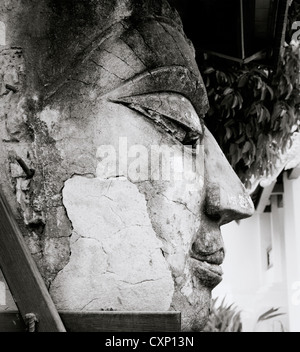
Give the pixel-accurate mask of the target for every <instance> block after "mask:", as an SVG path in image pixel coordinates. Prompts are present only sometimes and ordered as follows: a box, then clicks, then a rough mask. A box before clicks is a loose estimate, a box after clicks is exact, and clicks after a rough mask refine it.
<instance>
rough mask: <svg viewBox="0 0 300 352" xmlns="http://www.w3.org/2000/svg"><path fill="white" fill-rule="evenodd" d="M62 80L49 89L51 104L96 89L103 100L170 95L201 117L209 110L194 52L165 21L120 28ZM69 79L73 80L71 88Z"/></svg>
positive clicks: (90, 49) (130, 23)
mask: <svg viewBox="0 0 300 352" xmlns="http://www.w3.org/2000/svg"><path fill="white" fill-rule="evenodd" d="M61 77H62V78H61V79H59V80H58V81H57V82H55V83H54V84H53V85H51V86H50V87H47V88H46V89H47V92H46V94H45V97H46V100H47V98H48V97H51V96H53V95H55V99H60V100H62V99H63V97H62V96H61V94H64V92H63V90H67V91H69V92H68V93H66V94H68V95H72V96H74V97H75V96H76V94H77V93H76V92H78V91H79V90H82V89H83V90H84V91H86V90H88V89H90V87H93V90H95V94H94V95H96V96H97V97H102V96H105V95H107V94H109V95H111V96H112V97H113V98H117V97H120V96H129V95H136V94H146V93H155V92H168V91H169V92H174V93H178V94H182V95H183V96H184V97H185V98H187V99H188V100H190V101H191V103H192V105H193V106H194V108H195V110H196V112H197V113H198V115H199V116H202V115H204V114H205V113H206V112H207V110H208V99H207V94H206V90H205V87H204V84H203V80H202V77H201V74H200V72H199V69H198V66H197V64H196V61H195V57H194V49H193V47H192V46H191V45H190V43H189V41H188V40H187V38H186V37H185V36H184V34H183V33H182V31H181V30H180V29H178V27H177V26H176V25H172V24H171V23H168V22H167V21H163V20H161V19H160V20H158V19H155V18H150V19H149V18H146V19H144V20H143V21H139V22H136V21H133V20H132V19H131V20H129V19H128V20H127V21H121V22H117V23H115V24H114V25H113V26H112V27H110V28H109V29H108V30H107V31H106V32H105V33H101V34H100V35H99V37H98V38H97V40H96V41H94V42H93V43H92V45H91V46H90V47H88V48H86V49H85V50H84V52H83V53H82V54H81V55H80V56H79V57H78V58H77V59H76V61H75V62H74V65H71V66H70V68H69V70H68V71H67V72H66V73H64V74H62V75H61ZM65 77H70V78H71V81H72V84H71V85H70V84H68V82H69V81H70V80H69V79H68V80H66V79H65ZM79 82H84V83H79ZM76 84H77V85H78V84H81V86H82V87H83V88H82V87H78V86H77V85H76ZM63 86H64V89H61V88H62V87H63ZM57 94H59V95H60V98H58V96H57Z"/></svg>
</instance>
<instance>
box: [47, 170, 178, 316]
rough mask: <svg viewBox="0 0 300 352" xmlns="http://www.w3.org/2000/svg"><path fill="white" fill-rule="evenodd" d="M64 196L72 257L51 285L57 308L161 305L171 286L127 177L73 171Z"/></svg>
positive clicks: (155, 307)
mask: <svg viewBox="0 0 300 352" xmlns="http://www.w3.org/2000/svg"><path fill="white" fill-rule="evenodd" d="M63 202H64V205H65V208H66V211H67V213H68V216H69V218H70V220H71V222H72V226H73V232H72V237H71V257H70V261H69V263H68V264H67V265H66V266H65V268H64V269H63V270H62V271H61V272H59V274H58V275H57V277H56V279H55V280H54V282H53V283H52V285H51V289H50V292H51V295H52V297H53V299H54V301H55V303H56V305H57V307H58V308H59V309H85V310H99V309H110V308H112V309H114V310H151V311H155V310H157V311H165V310H168V309H169V308H170V305H171V301H172V296H173V292H174V283H173V279H172V276H171V271H170V269H169V268H168V265H167V263H166V261H165V259H164V257H163V254H162V251H161V247H162V243H161V241H160V240H159V239H158V238H157V236H156V234H155V232H154V231H153V229H152V226H151V222H150V220H149V217H148V213H147V208H146V202H145V198H144V196H143V195H142V194H140V193H139V191H138V189H137V187H136V186H135V185H134V184H132V183H131V182H129V181H128V180H127V179H125V178H112V179H106V180H104V179H97V178H86V177H79V176H75V177H73V178H72V179H69V180H68V181H67V182H66V183H65V187H64V190H63Z"/></svg>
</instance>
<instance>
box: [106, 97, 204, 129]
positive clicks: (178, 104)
mask: <svg viewBox="0 0 300 352" xmlns="http://www.w3.org/2000/svg"><path fill="white" fill-rule="evenodd" d="M111 101H113V102H115V103H120V104H124V105H127V106H128V107H130V108H133V109H136V110H139V111H141V110H147V111H150V112H153V113H156V114H158V115H161V116H165V117H167V118H168V119H170V120H172V121H173V122H177V123H178V124H179V125H180V126H182V128H184V129H185V130H188V131H192V132H195V133H197V134H200V135H202V134H203V122H202V121H201V120H200V118H199V117H198V115H197V113H196V111H195V109H194V107H193V106H192V104H191V102H190V101H189V100H188V99H186V98H185V97H183V96H182V95H180V94H177V93H172V92H162V93H151V94H139V95H133V96H126V97H120V98H117V99H111ZM141 112H142V111H141Z"/></svg>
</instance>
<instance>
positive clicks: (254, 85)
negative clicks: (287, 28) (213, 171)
mask: <svg viewBox="0 0 300 352" xmlns="http://www.w3.org/2000/svg"><path fill="white" fill-rule="evenodd" d="M296 5H297V6H299V2H298V1H296V2H295V6H296ZM295 6H294V7H293V8H292V10H293V11H292V14H293V16H294V18H295V16H296V15H295V13H294V12H295V11H296V10H295ZM290 21H291V20H290ZM290 35H291V34H290ZM299 51H300V50H299V45H298V46H296V45H286V46H285V47H284V48H283V50H282V54H281V57H280V61H279V65H278V67H277V69H276V70H274V69H273V67H271V66H268V65H266V64H262V63H261V62H255V61H254V62H250V63H248V64H240V63H235V62H232V61H226V60H222V59H217V58H216V57H213V56H209V55H204V59H203V61H202V62H201V64H200V69H201V72H202V75H203V79H204V83H205V85H206V89H207V92H208V97H209V103H210V110H209V112H208V114H207V116H206V119H205V122H206V125H207V126H208V128H209V129H210V130H211V132H212V133H213V135H214V136H215V138H216V139H217V141H218V143H219V144H220V146H221V149H222V150H223V152H224V154H225V155H226V157H227V158H228V160H229V162H230V164H231V165H232V167H233V168H234V170H235V171H236V173H237V174H238V175H239V177H240V179H241V180H242V181H243V182H244V184H245V185H246V187H250V186H251V183H250V179H251V178H252V176H255V178H259V177H260V176H263V175H270V174H272V172H273V168H274V165H275V163H276V161H277V160H278V158H279V155H280V153H284V152H285V151H286V150H287V148H289V147H290V146H291V142H292V138H291V137H292V135H293V133H294V132H295V131H297V130H299V125H300V122H299V121H300V90H299V79H300V76H299V72H300V59H299Z"/></svg>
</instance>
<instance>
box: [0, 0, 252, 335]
mask: <svg viewBox="0 0 300 352" xmlns="http://www.w3.org/2000/svg"><path fill="white" fill-rule="evenodd" d="M0 21H3V23H4V24H5V26H6V46H4V47H0V63H1V65H0V165H1V167H0V178H1V185H3V188H4V193H5V195H6V197H7V199H8V201H9V203H10V205H11V207H12V209H13V211H14V214H15V216H16V218H17V219H18V222H19V224H20V226H21V229H22V232H23V233H24V237H25V240H26V243H27V245H28V247H29V249H30V251H31V253H32V255H33V257H34V258H35V260H36V262H37V265H38V267H39V269H40V271H41V274H42V276H43V278H44V280H45V283H46V284H47V286H48V287H49V288H50V292H51V295H52V297H53V300H54V301H55V302H56V304H57V307H58V308H59V309H76V310H86V309H87V310H98V309H109V308H113V309H120V310H149V311H155V310H179V311H181V313H182V323H183V324H182V325H183V329H184V330H200V329H201V327H202V326H203V325H204V324H205V322H206V318H207V314H208V311H209V306H210V294H211V290H212V288H213V287H214V286H215V285H216V284H218V283H219V282H220V280H221V274H220V267H219V265H220V264H221V263H222V260H223V257H224V248H223V242H222V237H221V231H220V226H221V225H222V224H223V223H226V222H228V221H231V220H234V219H238V218H242V217H246V216H249V215H251V212H252V205H251V203H250V202H249V197H248V195H247V194H246V193H245V190H244V189H243V187H242V185H241V184H240V182H239V180H238V179H237V177H236V175H235V174H234V173H233V171H232V169H231V168H230V166H229V164H228V163H227V161H226V160H225V158H224V155H223V154H222V153H221V151H220V149H219V147H218V145H217V144H216V143H215V141H214V140H213V138H212V136H211V135H210V134H209V133H208V132H205V130H204V129H203V124H201V123H200V124H198V123H197V118H200V119H201V116H202V115H203V114H205V112H206V111H207V108H208V104H207V96H206V92H205V88H204V85H203V81H202V78H201V75H200V73H199V70H198V68H197V65H196V62H195V59H194V54H195V53H194V49H193V47H192V46H191V45H190V42H189V41H188V40H187V38H186V37H185V35H184V33H183V30H182V26H181V24H180V19H179V18H178V16H177V15H176V12H175V11H174V10H173V9H171V8H170V7H169V5H168V4H167V2H166V1H163V0H162V1H155V2H153V1H150V0H149V1H148V0H144V1H139V0H129V1H124V0H114V1H104V0H98V1H92V0H88V1H81V0H69V1H63V2H62V1H57V0H22V1H19V0H7V1H4V2H1V3H0ZM7 87H9V88H7ZM143 94H145V95H147V96H145V97H142V96H141V95H143ZM150 95H151V99H149V96H150ZM131 96H135V99H133V100H132V98H131ZM137 96H138V99H137V98H136V97H137ZM152 97H153V98H154V99H152ZM161 97H164V99H166V101H168V102H171V103H172V104H170V103H168V104H159V106H158V104H157V102H158V101H159V99H160V98H161ZM121 98H122V99H123V100H122V99H121ZM180 101H184V102H185V104H183V105H180ZM128 102H131V103H133V104H135V106H130V104H128ZM145 102H147V106H143V105H146V104H145ZM174 102H176V104H177V106H178V111H177V110H176V113H175V114H174V118H172V117H173V114H172V109H171V105H172V107H173V103H174ZM178 104H179V105H178ZM136 105H139V106H138V107H137V106H136ZM145 109H146V110H145ZM147 109H149V110H150V112H149V110H147ZM145 111H146V112H145ZM153 111H155V113H157V114H158V115H159V116H156V118H151V117H153V116H152V115H151V114H152V113H153ZM182 113H183V114H184V116H182ZM175 115H176V116H175ZM189 117H193V121H191V120H190V119H189ZM168 119H169V120H172V123H173V124H170V121H169V120H168ZM176 121H177V123H178V122H179V124H180V125H178V126H177V127H178V131H179V132H178V133H173V132H174V128H175V130H176V125H174V123H175V122H176ZM170 126H171V130H172V131H173V132H172V133H170V129H168V127H170ZM174 126H175V127H174ZM191 130H192V131H194V132H195V131H196V132H197V133H199V135H198V137H199V139H198V142H197V143H198V147H200V149H199V153H198V154H197V153H196V152H195V145H194V150H191V149H189V151H188V152H187V153H185V154H184V156H183V150H184V148H185V147H184V145H185V144H186V140H185V136H186V135H187V134H188V133H189V132H191ZM104 147H108V149H106V151H108V152H112V154H113V155H114V157H111V155H110V158H109V157H107V156H105V153H103V151H104V149H105V148H104ZM169 151H171V154H169V153H168V152H169ZM170 155H172V156H170ZM172 158H173V160H172V162H173V167H172V168H171V171H170V172H169V171H164V172H162V176H164V177H162V178H160V177H158V178H157V175H158V174H159V173H158V171H159V167H160V165H161V164H160V163H161V162H160V160H162V162H163V161H167V162H168V161H170V159H172ZM182 159H184V160H185V161H186V162H187V163H188V164H189V163H194V164H195V165H197V171H196V172H195V173H192V172H189V173H188V175H184V177H178V169H180V162H181V160H182ZM149 164H150V165H149ZM24 165H25V166H24ZM145 165H146V167H145ZM148 166H150V168H148ZM28 170H29V171H30V170H31V171H32V172H31V173H30V172H29V173H28ZM176 173H177V177H173V176H174V174H176ZM168 175H169V176H168ZM181 176H182V175H181ZM186 176H189V177H188V179H187V178H185V177H186ZM208 263H211V264H208Z"/></svg>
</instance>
